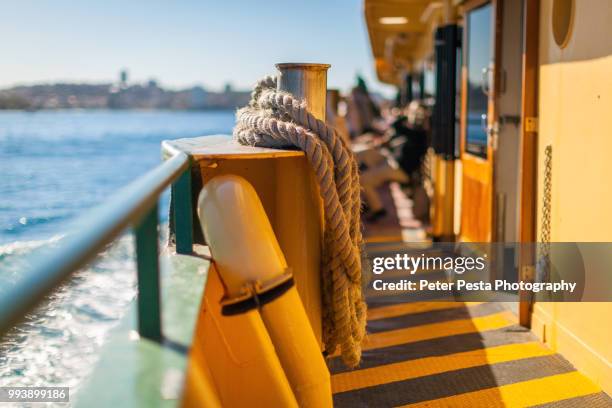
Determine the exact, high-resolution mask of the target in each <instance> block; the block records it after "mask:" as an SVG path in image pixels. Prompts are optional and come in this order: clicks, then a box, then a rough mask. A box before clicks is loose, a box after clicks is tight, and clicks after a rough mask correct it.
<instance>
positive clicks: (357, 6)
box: [0, 0, 393, 95]
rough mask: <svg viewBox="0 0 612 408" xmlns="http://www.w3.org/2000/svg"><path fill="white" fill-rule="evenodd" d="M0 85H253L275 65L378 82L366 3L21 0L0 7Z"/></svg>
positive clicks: (334, 81) (342, 83)
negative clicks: (124, 79)
mask: <svg viewBox="0 0 612 408" xmlns="http://www.w3.org/2000/svg"><path fill="white" fill-rule="evenodd" d="M0 15H1V16H2V18H1V23H0V39H1V40H0V88H6V87H9V86H13V85H16V84H32V83H51V82H59V81H67V82H92V83H94V82H97V83H100V82H111V81H116V80H117V78H118V75H119V71H120V70H121V69H124V68H125V69H127V70H128V72H129V79H130V81H134V82H144V81H147V80H149V79H155V80H157V81H158V82H159V83H160V84H161V85H162V86H165V87H169V88H181V87H187V86H192V85H203V86H204V87H206V88H207V89H211V90H215V89H221V88H222V87H223V86H224V84H226V83H228V82H229V83H231V84H232V85H233V86H234V87H235V88H239V89H248V88H251V87H252V85H253V84H254V83H255V82H256V81H257V79H259V78H260V77H262V76H264V75H266V74H273V73H274V72H275V68H274V64H275V63H278V62H321V63H328V64H331V65H332V67H331V69H330V71H329V76H328V86H329V87H330V88H332V87H334V88H340V89H343V90H346V89H348V88H350V87H351V85H352V84H353V83H354V82H355V76H356V74H357V73H360V74H361V75H363V76H364V77H365V78H366V80H367V82H368V85H370V87H371V88H372V89H374V90H378V91H381V92H383V93H384V94H386V95H391V94H392V93H393V89H392V88H390V87H388V86H385V85H383V84H381V83H379V82H378V81H376V80H375V73H374V65H373V62H372V57H371V50H370V47H369V41H368V36H367V30H366V27H365V23H364V17H363V4H362V0H327V1H325V0H299V1H298V0H284V1H282V0H260V1H257V0H251V1H248V0H236V1H233V0H222V1H212V0H201V1H191V0H183V1H180V0H177V1H173V2H170V1H157V0H149V1H142V0H130V1H125V0H124V1H117V0H105V1H93V0H90V1H82V0H81V1H77V0H38V1H34V0H23V1H10V2H9V1H4V2H1V3H0Z"/></svg>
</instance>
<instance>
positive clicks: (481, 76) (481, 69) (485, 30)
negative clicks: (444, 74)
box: [465, 4, 493, 158]
mask: <svg viewBox="0 0 612 408" xmlns="http://www.w3.org/2000/svg"><path fill="white" fill-rule="evenodd" d="M491 9H492V7H491V4H486V5H484V6H482V7H479V8H477V9H474V10H472V11H470V12H469V13H468V15H467V44H466V48H467V58H466V61H465V63H466V65H467V118H466V132H465V134H466V138H465V141H466V143H465V150H466V152H468V153H471V154H474V155H477V156H480V157H483V158H486V157H487V145H488V136H487V120H488V118H487V110H488V101H489V97H488V93H489V92H490V85H491V83H492V81H491V66H492V39H493V36H492V20H491V17H492V10H491Z"/></svg>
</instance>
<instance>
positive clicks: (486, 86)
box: [480, 66, 493, 96]
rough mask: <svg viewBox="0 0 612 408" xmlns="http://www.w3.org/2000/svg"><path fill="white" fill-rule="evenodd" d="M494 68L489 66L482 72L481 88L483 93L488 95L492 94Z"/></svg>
mask: <svg viewBox="0 0 612 408" xmlns="http://www.w3.org/2000/svg"><path fill="white" fill-rule="evenodd" d="M492 70H493V67H491V66H488V67H485V68H483V69H482V72H481V78H480V79H481V83H480V90H481V91H482V93H483V94H485V95H487V96H491V75H490V74H491V71H492Z"/></svg>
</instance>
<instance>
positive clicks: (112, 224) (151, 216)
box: [0, 152, 191, 341]
mask: <svg viewBox="0 0 612 408" xmlns="http://www.w3.org/2000/svg"><path fill="white" fill-rule="evenodd" d="M190 171H191V170H190V159H189V157H188V156H187V155H186V154H185V153H182V152H174V155H173V156H172V157H171V158H168V159H167V160H166V161H165V162H164V163H162V164H160V165H158V166H157V167H155V168H154V169H153V170H151V171H149V172H148V173H146V174H145V175H143V176H142V177H140V178H138V179H137V180H135V181H134V182H132V183H130V184H129V185H127V186H126V187H124V188H122V189H121V190H119V191H118V192H117V193H115V194H114V195H112V196H111V198H110V199H109V200H108V201H107V202H105V203H104V204H102V205H100V206H98V207H95V208H93V209H91V210H89V211H87V212H86V213H85V214H83V215H82V216H81V217H79V218H78V219H77V220H75V221H74V223H73V224H72V226H73V227H74V230H75V231H77V232H75V233H74V234H70V235H68V236H67V237H65V238H64V239H62V240H60V247H59V248H57V249H56V250H55V251H54V252H53V253H52V254H45V255H44V256H39V257H38V258H36V259H35V260H34V262H33V264H32V266H31V267H30V268H29V269H28V270H26V271H24V272H23V273H22V274H21V275H20V277H19V280H18V282H17V283H16V285H14V286H13V287H11V288H10V289H9V290H8V291H7V292H6V293H3V294H2V295H1V296H0V336H2V335H3V334H4V333H6V332H7V331H8V330H9V329H11V328H12V327H13V326H14V325H15V324H17V323H18V322H19V321H20V320H21V319H22V318H23V316H24V315H25V314H26V313H28V312H29V311H31V310H32V309H33V308H34V307H36V306H37V305H38V304H39V303H41V302H42V301H43V299H44V298H45V296H47V295H49V294H50V293H51V292H52V291H53V290H54V289H55V288H56V287H57V286H58V285H60V284H61V283H62V282H63V281H64V280H65V279H67V278H68V277H69V276H70V275H72V274H73V273H74V272H76V271H77V270H79V269H80V268H82V267H83V266H85V265H86V264H87V263H88V262H89V261H91V260H92V259H93V258H94V257H95V256H97V255H98V253H99V252H100V251H101V250H102V249H104V247H105V246H106V245H107V244H109V243H110V242H112V241H113V240H114V239H115V238H116V237H117V236H118V235H119V234H121V233H122V232H123V231H124V230H125V229H126V228H127V227H128V226H130V225H132V226H133V227H134V229H135V233H136V256H137V269H138V292H139V293H138V299H139V329H140V334H141V335H142V336H143V337H147V338H151V339H153V340H158V341H160V340H161V319H160V312H159V309H160V307H159V267H158V259H157V256H158V232H157V224H158V222H157V217H158V216H157V201H158V199H159V196H160V194H161V193H162V192H163V191H164V190H165V189H166V188H167V187H168V186H169V185H170V184H172V183H174V182H175V181H176V182H177V183H178V182H180V183H181V184H182V185H183V190H184V191H189V189H187V190H185V188H184V186H185V185H186V184H187V185H188V186H189V188H190ZM177 180H178V181H177ZM185 181H187V182H185ZM173 190H174V186H173ZM177 198H180V200H177ZM177 201H181V203H180V210H181V212H184V211H185V209H186V208H187V210H189V211H190V208H191V197H190V196H189V197H185V196H182V197H177V194H176V192H175V191H173V203H172V205H173V206H174V208H173V210H174V211H173V212H174V215H175V216H176V213H177V211H176V210H177V207H176V206H177ZM182 217H185V215H182ZM190 217H191V214H189V216H188V217H187V218H188V219H189V220H190V219H191V218H190ZM175 220H176V218H175ZM181 225H183V226H184V227H183V228H185V225H186V224H185V222H182V223H181ZM186 227H188V228H189V229H190V228H191V225H187V226H186ZM71 230H72V229H71ZM190 234H191V231H189V232H188V235H189V236H191V235H190ZM178 235H179V231H177V240H178ZM183 235H185V233H184V232H183ZM155 269H156V270H155ZM151 302H152V303H151ZM144 311H146V313H143V312H144Z"/></svg>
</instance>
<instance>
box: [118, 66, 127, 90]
mask: <svg viewBox="0 0 612 408" xmlns="http://www.w3.org/2000/svg"><path fill="white" fill-rule="evenodd" d="M127 82H128V71H127V69H122V70H121V71H120V72H119V86H121V87H122V88H125V87H126V86H127Z"/></svg>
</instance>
